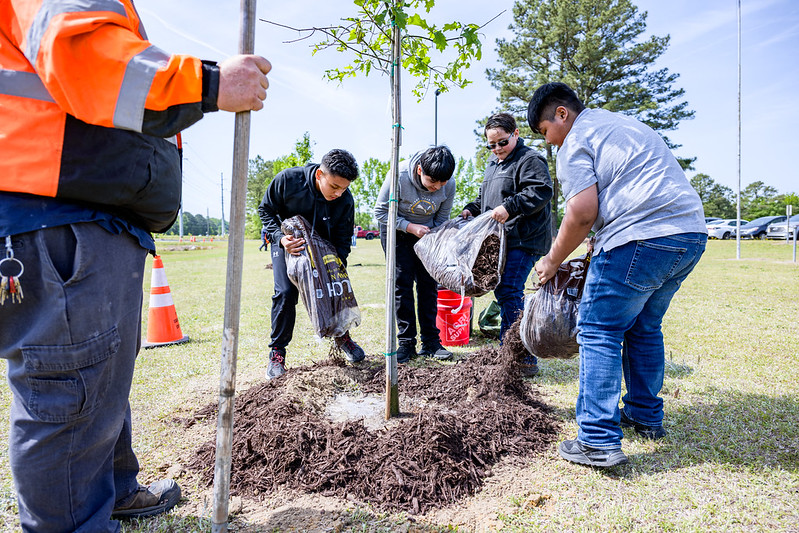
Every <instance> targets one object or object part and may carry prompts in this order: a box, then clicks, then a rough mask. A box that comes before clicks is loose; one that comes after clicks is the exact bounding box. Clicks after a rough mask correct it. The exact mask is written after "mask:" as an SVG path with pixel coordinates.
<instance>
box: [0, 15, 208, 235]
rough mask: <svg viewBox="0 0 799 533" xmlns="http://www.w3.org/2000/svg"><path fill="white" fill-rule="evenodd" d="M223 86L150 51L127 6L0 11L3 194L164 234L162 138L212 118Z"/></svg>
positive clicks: (168, 147) (173, 164) (175, 180)
mask: <svg viewBox="0 0 799 533" xmlns="http://www.w3.org/2000/svg"><path fill="white" fill-rule="evenodd" d="M218 80H219V74H218V69H217V67H216V66H215V65H213V64H204V63H203V62H201V61H200V60H199V59H197V58H194V57H190V56H181V55H170V54H167V53H166V52H164V51H162V50H160V49H158V48H157V47H155V46H153V45H152V44H151V43H149V42H148V41H147V40H146V35H145V32H144V29H143V27H142V24H141V21H140V20H139V16H138V14H137V12H136V9H135V7H134V5H133V2H132V0H3V1H2V2H0V190H2V191H8V192H18V193H28V194H34V195H39V196H50V197H60V198H66V199H73V200H77V201H80V202H90V203H97V204H101V205H103V206H109V210H111V211H114V212H116V211H118V212H120V213H121V214H122V215H125V214H127V213H132V214H133V216H132V217H131V218H133V219H134V221H136V222H140V223H142V225H143V226H145V227H146V229H148V230H151V231H158V230H157V229H155V226H161V225H163V224H166V222H167V220H166V219H165V218H170V217H171V216H172V215H171V212H172V211H176V210H177V208H178V205H179V201H180V171H179V158H178V155H177V149H176V147H175V146H174V144H171V143H170V142H169V141H167V140H165V138H166V137H171V136H174V135H175V133H177V132H178V131H180V130H182V129H184V128H186V127H188V126H190V125H191V124H193V123H194V122H196V121H197V120H199V119H200V118H202V115H203V113H204V112H208V111H216V96H217V91H218ZM150 217H154V218H155V219H156V220H154V221H151V222H148V219H149V218H150ZM170 224H171V222H170Z"/></svg>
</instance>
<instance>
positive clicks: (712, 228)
mask: <svg viewBox="0 0 799 533" xmlns="http://www.w3.org/2000/svg"><path fill="white" fill-rule="evenodd" d="M747 222H749V221H748V220H741V226H743V225H744V224H746V223H747ZM737 225H738V220H737V219H735V218H725V219H724V220H717V221H716V222H711V223H710V224H708V225H707V236H708V238H710V239H729V238H730V236H731V235H735V228H736V226H737Z"/></svg>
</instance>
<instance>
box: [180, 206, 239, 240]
mask: <svg viewBox="0 0 799 533" xmlns="http://www.w3.org/2000/svg"><path fill="white" fill-rule="evenodd" d="M227 233H228V222H227V221H225V235H227ZM221 234H222V220H221V219H218V218H213V217H204V216H203V215H193V214H192V213H187V212H185V211H184V212H183V235H184V236H192V235H194V236H201V235H204V236H216V235H221ZM166 235H180V223H179V222H178V221H177V220H176V221H175V223H174V224H173V225H172V227H171V228H169V230H168V231H167V232H166Z"/></svg>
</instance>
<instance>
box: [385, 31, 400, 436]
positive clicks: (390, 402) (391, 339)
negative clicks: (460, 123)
mask: <svg viewBox="0 0 799 533" xmlns="http://www.w3.org/2000/svg"><path fill="white" fill-rule="evenodd" d="M391 35H392V48H391V103H392V113H391V116H392V119H393V124H392V130H393V131H392V135H391V139H392V145H391V186H390V188H389V201H388V223H387V225H386V420H388V419H389V418H391V417H392V416H396V415H398V414H399V385H397V332H396V329H397V328H396V315H397V310H396V307H395V306H394V290H395V288H396V285H397V280H396V270H395V267H396V264H397V182H398V181H399V147H400V146H401V145H402V119H401V118H400V94H401V93H400V65H401V64H402V62H401V61H400V57H401V55H402V43H401V41H400V30H399V26H397V25H396V24H394V25H393V26H392V32H391Z"/></svg>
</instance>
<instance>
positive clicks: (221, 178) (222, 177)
mask: <svg viewBox="0 0 799 533" xmlns="http://www.w3.org/2000/svg"><path fill="white" fill-rule="evenodd" d="M219 183H220V187H221V188H222V237H224V236H225V173H224V172H220V173H219Z"/></svg>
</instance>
